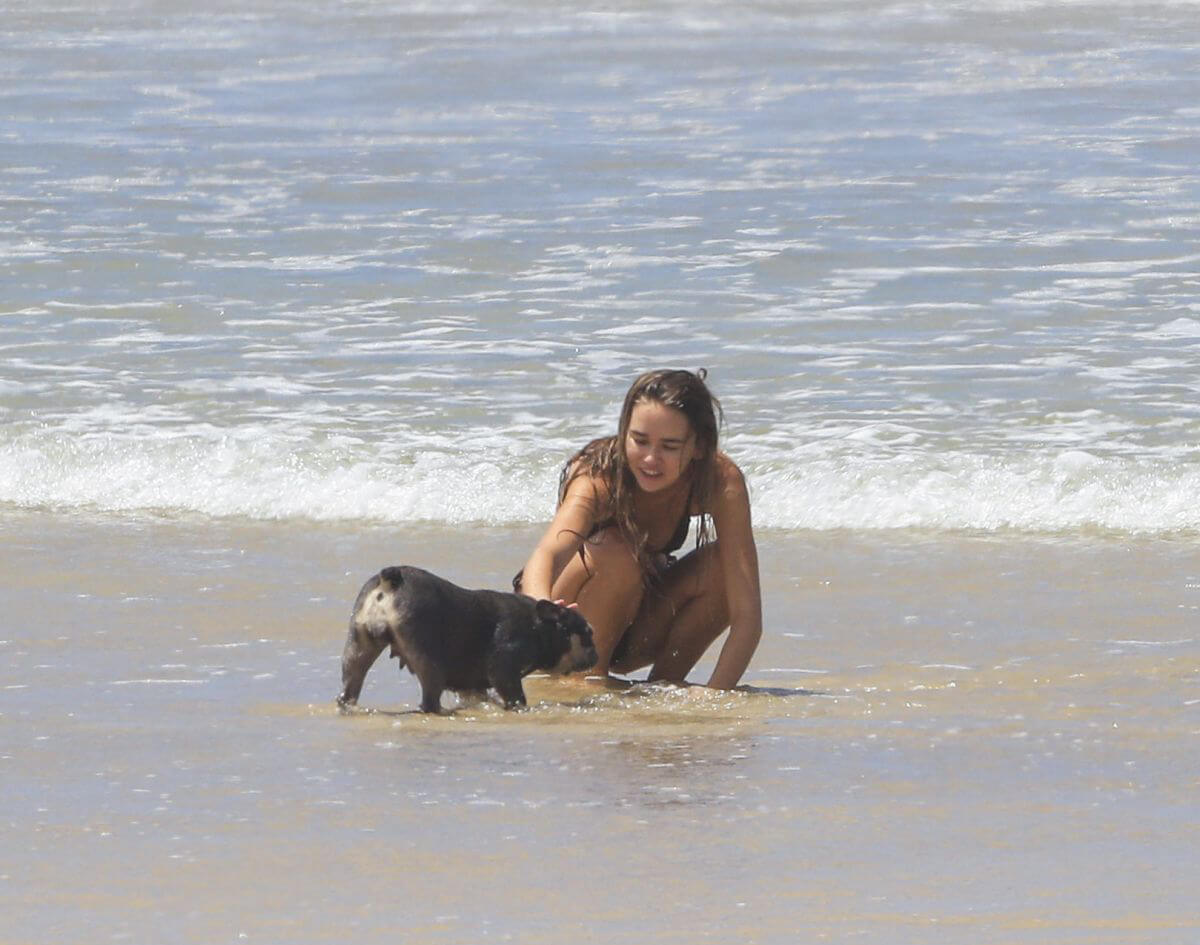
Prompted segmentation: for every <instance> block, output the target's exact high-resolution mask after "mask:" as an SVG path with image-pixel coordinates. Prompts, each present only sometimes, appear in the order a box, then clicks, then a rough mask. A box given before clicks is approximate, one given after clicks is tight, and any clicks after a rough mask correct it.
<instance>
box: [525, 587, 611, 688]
mask: <svg viewBox="0 0 1200 945" xmlns="http://www.w3.org/2000/svg"><path fill="white" fill-rule="evenodd" d="M535 616H536V618H537V627H538V635H539V637H540V638H541V643H542V646H541V649H542V666H541V667H540V668H542V669H548V670H550V671H551V672H553V673H574V672H578V671H579V670H581V669H587V668H588V667H589V666H594V665H595V664H596V644H595V643H594V642H593V641H592V628H591V626H590V625H589V624H588V622H587V621H586V620H584V619H583V615H582V614H580V613H579V611H578V610H576V609H575V608H573V607H563V606H561V605H560V604H555V603H552V602H551V601H548V600H539V601H538V602H537V609H536V611H535Z"/></svg>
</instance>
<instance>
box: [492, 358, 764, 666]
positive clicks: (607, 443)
mask: <svg viewBox="0 0 1200 945" xmlns="http://www.w3.org/2000/svg"><path fill="white" fill-rule="evenodd" d="M704 379H705V372H704V371H703V370H702V371H700V372H699V373H697V374H693V373H692V372H691V371H652V372H650V373H648V374H643V375H642V376H641V377H639V378H638V379H637V380H636V381H634V383H633V386H632V387H630V388H629V392H628V394H626V395H625V403H624V406H623V407H622V408H621V418H620V424H619V426H618V430H617V435H616V436H613V437H605V438H603V439H599V440H593V441H592V442H591V443H589V444H588V445H587V446H585V447H584V448H583V449H582V450H580V451H579V452H578V453H576V454H575V456H573V457H572V458H571V459H570V460H569V461H568V462H567V464H566V466H565V467H564V468H563V472H562V478H561V481H560V485H559V501H558V510H557V512H556V513H555V515H554V519H553V521H551V523H550V526H549V528H547V529H546V533H545V534H544V535H543V536H542V539H541V541H539V542H538V544H537V547H536V548H535V549H534V550H533V554H531V555H530V556H529V560H528V562H526V564H525V568H524V569H523V570H522V572H521V573H520V574H518V575H517V577H516V579H515V580H514V581H513V586H514V587H515V588H516V589H517V590H518V591H520V592H521V593H524V594H528V595H530V596H531V597H537V598H547V599H550V600H558V601H561V602H564V603H567V604H577V605H578V607H579V611H580V613H582V614H583V616H584V617H586V618H587V620H588V623H590V624H591V625H592V629H593V631H594V633H595V642H596V651H597V653H598V654H599V659H598V661H597V663H596V666H595V668H594V669H593V670H592V671H591V675H596V676H601V677H607V676H608V673H609V671H610V670H615V671H617V672H619V673H628V672H631V671H633V670H636V669H639V668H641V667H643V666H650V667H651V669H650V677H649V678H650V679H652V680H655V679H660V680H667V681H671V682H683V681H684V679H685V677H686V676H687V674H688V672H689V671H690V670H691V668H692V667H693V666H695V665H696V663H697V662H698V661H699V659H700V657H701V656H703V655H704V651H705V650H706V649H708V646H709V644H711V643H712V642H713V641H714V640H715V639H716V638H717V637H718V636H720V635H721V633H722V632H723V631H724V630H725V629H726V628H727V627H728V628H729V637H728V639H727V640H726V641H725V644H724V646H723V647H722V648H721V653H720V656H719V657H718V659H717V665H716V668H715V669H714V670H713V673H712V676H711V677H710V678H709V680H708V685H709V686H711V687H713V688H717V689H731V688H733V687H734V686H736V685H737V683H738V681H739V680H740V679H741V678H742V674H743V673H744V672H745V671H746V667H747V666H748V665H749V663H750V657H751V656H752V655H753V654H754V650H755V648H756V647H757V646H758V640H759V637H760V636H761V635H762V603H761V597H760V593H759V583H758V554H757V551H756V550H755V547H754V535H753V532H752V531H751V527H750V499H749V495H748V493H747V491H746V481H745V478H744V477H743V476H742V472H741V470H740V469H738V467H737V465H736V464H735V463H734V462H733V460H731V459H730V458H729V457H728V456H726V455H725V454H724V453H721V452H719V451H718V450H717V418H718V415H719V413H720V409H721V408H720V404H718V403H717V401H716V399H715V398H714V397H713V396H712V394H710V393H709V391H708V388H707V387H706V386H705V383H704ZM694 517H698V518H699V523H698V526H697V535H696V548H695V550H693V551H691V552H689V553H688V554H686V555H685V556H684V557H683V558H682V559H680V560H679V561H675V560H674V559H673V558H672V557H671V553H672V552H673V551H675V550H677V549H678V548H679V547H680V546H681V545H682V544H683V542H684V541H685V540H686V538H687V534H688V530H689V525H690V520H691V519H692V518H694ZM714 527H715V530H716V538H715V539H714V538H713V536H712V534H711V532H712V530H713V528H714Z"/></svg>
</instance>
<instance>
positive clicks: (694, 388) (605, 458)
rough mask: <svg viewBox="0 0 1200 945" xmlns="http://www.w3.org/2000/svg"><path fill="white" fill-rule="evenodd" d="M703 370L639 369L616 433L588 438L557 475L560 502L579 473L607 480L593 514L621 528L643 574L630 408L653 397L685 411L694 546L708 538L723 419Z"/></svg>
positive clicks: (646, 558) (646, 561)
mask: <svg viewBox="0 0 1200 945" xmlns="http://www.w3.org/2000/svg"><path fill="white" fill-rule="evenodd" d="M707 376H708V372H707V371H705V370H704V368H701V369H700V370H699V371H695V372H692V371H682V370H661V371H649V372H647V373H645V374H643V375H642V376H641V377H639V378H638V379H637V380H635V381H634V382H633V384H632V385H631V386H630V388H629V391H628V392H627V393H626V394H625V402H624V404H623V405H622V407H621V417H620V421H619V422H618V425H617V434H616V436H606V437H601V438H600V439H597V440H592V441H591V442H590V443H588V444H587V445H586V446H585V447H583V449H581V450H580V451H579V452H578V453H576V454H575V455H574V456H572V457H571V458H570V459H569V460H567V463H566V465H565V466H563V470H562V474H561V476H560V477H559V486H558V501H559V502H560V503H561V502H562V500H563V498H564V497H565V496H566V494H567V489H568V488H569V487H570V485H571V483H572V482H574V481H575V479H577V478H578V477H579V476H591V477H593V478H595V479H599V480H600V481H601V482H603V483H605V485H607V487H608V502H607V508H602V509H599V510H598V511H597V515H596V520H597V522H600V523H606V524H612V525H615V526H616V527H617V528H618V529H619V530H620V532H621V534H622V535H623V536H624V538H625V540H626V541H627V542H628V543H629V546H630V547H631V548H632V549H633V550H634V553H635V554H636V555H637V558H638V561H639V563H641V565H642V570H643V571H644V572H645V573H646V574H648V575H649V574H652V573H653V569H652V568H651V567H650V558H651V555H650V553H649V551H648V550H647V548H646V542H647V536H646V534H645V533H644V532H643V531H642V530H641V529H639V528H638V527H637V525H636V523H635V522H634V520H633V499H634V495H635V490H636V482H635V480H634V478H633V471H632V470H631V469H630V468H629V460H628V457H626V455H625V441H626V438H627V437H628V435H629V423H630V420H631V418H632V417H633V408H634V407H636V406H637V405H638V404H642V403H656V404H661V405H663V406H664V407H671V408H673V409H675V410H678V411H679V412H680V413H682V414H683V415H684V416H685V417H687V420H688V424H689V425H690V427H691V433H692V436H694V437H695V438H696V442H695V446H696V455H695V456H694V458H693V459H692V463H691V468H690V469H688V470H685V471H684V473H683V475H684V476H685V477H687V478H688V479H690V489H691V504H693V505H695V506H696V507H698V508H699V509H700V522H699V524H698V525H697V528H696V547H697V548H699V547H700V546H701V545H704V544H706V543H708V542H709V541H710V540H711V538H712V527H711V526H712V516H711V513H710V509H711V507H712V496H713V489H714V483H715V478H716V457H717V442H718V435H719V430H720V425H721V423H722V421H723V420H724V414H723V412H722V410H721V403H720V401H718V400H717V398H716V397H714V396H713V395H712V393H711V392H710V391H709V389H708V386H707V385H706V384H705V379H706V378H707ZM688 514H689V515H690V509H689V510H688ZM585 537H586V536H585Z"/></svg>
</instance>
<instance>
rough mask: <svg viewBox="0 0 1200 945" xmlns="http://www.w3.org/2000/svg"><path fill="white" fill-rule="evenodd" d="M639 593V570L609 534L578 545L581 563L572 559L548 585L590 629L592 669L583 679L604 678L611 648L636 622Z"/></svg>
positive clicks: (641, 587)
mask: <svg viewBox="0 0 1200 945" xmlns="http://www.w3.org/2000/svg"><path fill="white" fill-rule="evenodd" d="M644 591H645V587H644V585H643V582H642V568H641V565H640V564H638V560H637V558H636V557H635V556H634V554H633V551H632V550H631V549H630V547H629V545H628V544H627V543H626V542H625V540H624V539H623V538H622V537H621V534H620V532H618V531H617V530H616V529H615V528H608V529H605V530H604V531H602V532H601V533H600V534H599V535H596V536H594V537H592V538H589V539H588V540H587V541H585V542H584V543H583V560H580V557H579V555H574V556H573V557H572V558H571V560H570V561H569V562H568V563H567V566H566V567H565V568H563V570H562V573H561V574H559V576H558V579H557V580H556V581H555V582H554V588H553V590H552V591H551V593H552V594H553V595H554V598H555V599H556V600H564V601H566V602H567V603H568V604H571V603H577V604H578V605H579V612H580V613H581V614H583V616H584V618H585V619H586V620H587V622H588V623H589V624H591V626H592V636H593V640H594V642H595V644H596V653H597V657H598V658H597V660H596V665H595V666H594V667H593V668H592V669H591V670H589V671H588V675H594V676H606V675H607V674H608V664H609V660H610V659H611V658H612V652H613V649H614V647H616V645H617V643H618V642H619V641H620V639H621V637H622V636H624V634H625V631H626V629H628V627H629V625H630V624H631V623H632V622H633V619H634V617H636V616H637V613H638V608H639V607H640V606H641V603H642V595H643V593H644Z"/></svg>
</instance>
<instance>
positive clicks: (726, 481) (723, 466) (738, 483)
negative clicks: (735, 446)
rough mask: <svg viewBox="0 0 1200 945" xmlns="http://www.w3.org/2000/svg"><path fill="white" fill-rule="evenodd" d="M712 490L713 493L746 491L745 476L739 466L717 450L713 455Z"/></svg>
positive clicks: (722, 493) (740, 492)
mask: <svg viewBox="0 0 1200 945" xmlns="http://www.w3.org/2000/svg"><path fill="white" fill-rule="evenodd" d="M713 492H714V494H715V495H724V494H729V493H733V494H742V495H744V494H745V493H746V476H745V474H744V473H743V472H742V469H741V467H740V466H738V464H737V463H735V462H734V461H733V460H732V459H730V458H729V456H728V455H727V454H725V453H722V452H720V451H719V450H718V451H717V455H716V456H714V457H713Z"/></svg>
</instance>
